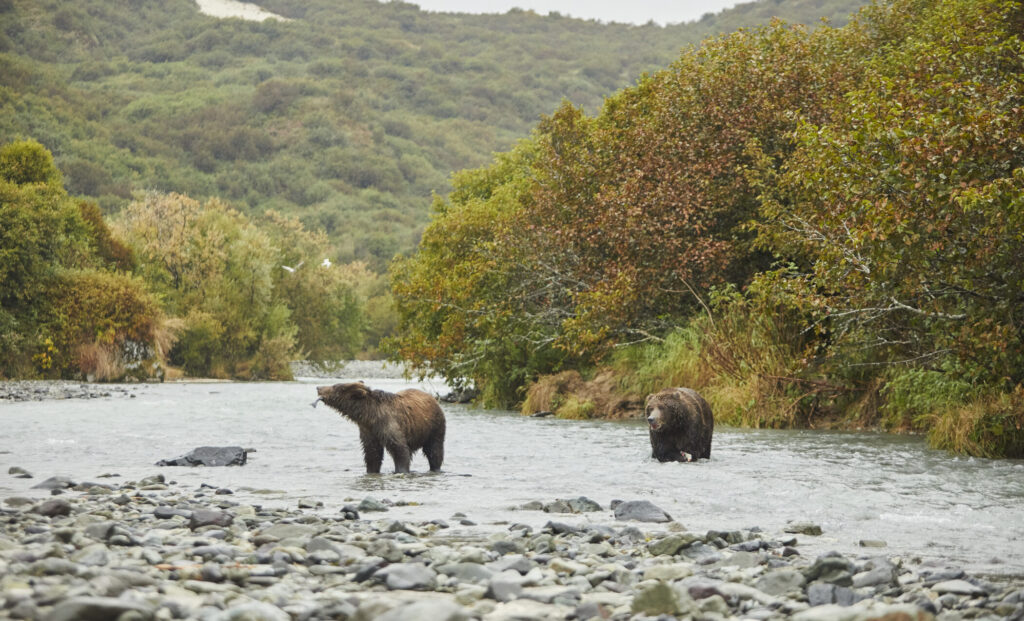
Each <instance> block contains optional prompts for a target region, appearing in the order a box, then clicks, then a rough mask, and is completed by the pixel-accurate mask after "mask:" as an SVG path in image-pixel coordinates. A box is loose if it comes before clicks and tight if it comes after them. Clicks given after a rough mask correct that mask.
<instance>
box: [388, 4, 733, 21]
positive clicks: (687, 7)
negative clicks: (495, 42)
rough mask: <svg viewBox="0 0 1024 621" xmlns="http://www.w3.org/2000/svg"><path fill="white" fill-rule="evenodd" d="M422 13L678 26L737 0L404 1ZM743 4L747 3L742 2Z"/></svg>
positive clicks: (716, 10) (723, 7) (714, 11)
mask: <svg viewBox="0 0 1024 621" xmlns="http://www.w3.org/2000/svg"><path fill="white" fill-rule="evenodd" d="M406 1H407V2H410V3H412V4H417V5H419V7H420V8H421V9H423V10H424V11H438V12H449V13H506V12H508V10H509V9H511V8H520V9H532V10H533V11H534V12H535V13H537V14H539V15H547V14H548V13H549V12H551V11H558V12H559V13H561V14H562V15H570V16H572V17H579V18H582V19H599V20H601V21H603V22H624V23H630V24H646V23H647V22H648V21H649V20H654V21H655V22H657V23H659V24H678V23H679V22H690V21H694V20H698V19H700V18H701V16H702V15H704V14H705V13H717V12H719V11H721V10H722V9H727V8H729V7H732V6H735V5H737V4H739V2H740V0H626V1H625V2H624V1H622V0H586V1H584V0H546V1H541V0H406ZM742 1H747V0H742Z"/></svg>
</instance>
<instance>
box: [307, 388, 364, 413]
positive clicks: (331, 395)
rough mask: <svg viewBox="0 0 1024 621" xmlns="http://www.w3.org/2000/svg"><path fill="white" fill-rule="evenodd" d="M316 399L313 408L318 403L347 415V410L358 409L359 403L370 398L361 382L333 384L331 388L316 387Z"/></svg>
mask: <svg viewBox="0 0 1024 621" xmlns="http://www.w3.org/2000/svg"><path fill="white" fill-rule="evenodd" d="M316 394H317V399H316V401H314V402H313V406H314V407H316V404H317V403H318V402H320V401H323V402H324V403H326V404H327V405H329V406H331V407H332V408H334V409H335V410H338V411H339V412H341V413H342V414H349V413H350V412H349V411H348V410H349V409H353V408H358V405H359V402H360V401H364V400H365V399H366V398H367V397H369V396H370V388H369V387H368V386H367V385H366V384H364V383H362V382H352V383H350V384H334V385H333V386H317V387H316Z"/></svg>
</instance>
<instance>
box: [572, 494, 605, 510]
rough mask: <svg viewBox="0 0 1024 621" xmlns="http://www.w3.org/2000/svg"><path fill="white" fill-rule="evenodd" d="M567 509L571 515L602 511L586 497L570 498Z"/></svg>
mask: <svg viewBox="0 0 1024 621" xmlns="http://www.w3.org/2000/svg"><path fill="white" fill-rule="evenodd" d="M568 502H569V508H570V509H572V511H573V513H590V512H593V511H602V510H603V509H601V505H599V504H597V503H596V502H594V501H593V500H591V499H589V498H587V497H586V496H580V497H579V498H572V499H570V500H569V501H568Z"/></svg>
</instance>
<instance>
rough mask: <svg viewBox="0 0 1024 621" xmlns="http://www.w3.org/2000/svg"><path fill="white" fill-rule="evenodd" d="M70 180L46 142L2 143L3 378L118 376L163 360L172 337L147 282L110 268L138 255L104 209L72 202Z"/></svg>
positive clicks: (0, 299)
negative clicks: (64, 183)
mask: <svg viewBox="0 0 1024 621" xmlns="http://www.w3.org/2000/svg"><path fill="white" fill-rule="evenodd" d="M60 182H61V175H60V172H59V171H58V170H57V169H56V167H55V166H54V163H53V158H52V156H51V154H50V153H49V152H48V151H47V150H46V149H45V148H43V147H42V146H41V145H40V144H39V143H37V142H34V141H20V142H13V143H9V144H7V145H4V146H3V147H2V148H0V359H2V362H0V375H2V376H12V377H22V376H31V375H35V374H37V373H38V374H43V375H47V376H57V377H62V376H63V377H68V376H73V375H76V374H79V373H86V374H90V375H93V376H96V377H98V378H100V379H111V378H116V377H120V376H122V375H123V374H124V372H125V371H126V369H125V365H138V364H141V362H142V361H143V360H144V359H147V360H148V359H155V360H156V361H159V358H160V352H159V351H158V349H159V347H160V343H159V342H158V341H159V340H160V339H164V338H165V336H166V335H165V334H164V333H163V332H162V331H161V321H162V315H161V313H160V312H159V309H158V307H157V306H156V305H155V303H154V302H153V301H152V299H151V298H150V297H149V294H148V293H147V291H146V287H145V286H144V285H143V284H142V283H141V282H139V281H137V280H134V279H131V278H129V277H127V276H117V275H113V274H109V273H106V272H104V271H103V267H104V265H106V264H112V265H121V266H127V263H129V262H130V255H127V254H125V252H124V250H125V249H124V248H123V246H121V245H120V244H119V242H118V241H117V240H116V239H114V238H113V237H112V236H111V235H110V231H109V230H108V229H107V228H106V225H105V224H104V223H103V221H102V218H101V217H100V216H99V213H98V210H97V209H96V207H95V206H94V205H89V204H78V203H76V201H74V200H72V199H70V198H69V197H68V196H67V194H66V192H64V189H63V188H62V187H61V184H60ZM97 344H98V346H99V348H98V349H94V350H92V354H93V355H90V356H84V354H83V352H84V349H83V348H88V347H92V346H94V345H97ZM99 358H102V360H100V359H99ZM100 362H102V365H100ZM99 366H104V367H105V368H104V369H99ZM151 370H152V369H145V370H143V371H140V373H139V375H140V376H146V377H148V375H147V374H148V373H149V372H150V371H151ZM97 371H100V372H99V373H97Z"/></svg>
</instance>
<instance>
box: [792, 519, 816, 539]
mask: <svg viewBox="0 0 1024 621" xmlns="http://www.w3.org/2000/svg"><path fill="white" fill-rule="evenodd" d="M784 530H785V531H786V532H787V533H796V534H799V535H811V536H815V537H816V536H818V535H820V534H821V526H818V525H817V524H815V523H814V522H789V523H788V524H786V528H785V529H784Z"/></svg>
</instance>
